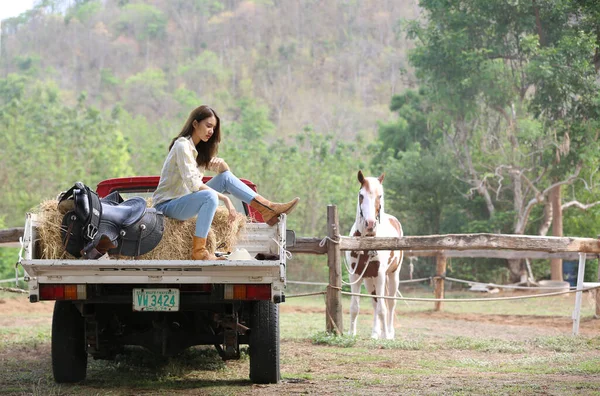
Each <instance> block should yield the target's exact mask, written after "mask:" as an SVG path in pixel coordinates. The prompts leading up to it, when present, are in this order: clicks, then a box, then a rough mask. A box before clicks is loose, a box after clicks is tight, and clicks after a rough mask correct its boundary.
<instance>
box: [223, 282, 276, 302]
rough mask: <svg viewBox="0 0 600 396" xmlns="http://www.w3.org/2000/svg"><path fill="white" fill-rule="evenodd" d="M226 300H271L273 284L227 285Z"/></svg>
mask: <svg viewBox="0 0 600 396" xmlns="http://www.w3.org/2000/svg"><path fill="white" fill-rule="evenodd" d="M223 298H224V299H225V300H270V299H271V285H225V288H224V292H223Z"/></svg>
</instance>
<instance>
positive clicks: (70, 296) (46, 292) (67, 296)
mask: <svg viewBox="0 0 600 396" xmlns="http://www.w3.org/2000/svg"><path fill="white" fill-rule="evenodd" d="M86 298H87V290H86V285H40V300H85V299H86Z"/></svg>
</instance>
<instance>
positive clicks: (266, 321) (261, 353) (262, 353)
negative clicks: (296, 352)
mask: <svg viewBox="0 0 600 396" xmlns="http://www.w3.org/2000/svg"><path fill="white" fill-rule="evenodd" d="M250 323H251V327H250V340H249V344H250V351H249V352H250V380H251V381H252V382H253V383H255V384H276V383H278V382H279V306H278V305H277V304H274V303H272V302H271V301H256V302H254V303H253V304H252V317H251V322H250Z"/></svg>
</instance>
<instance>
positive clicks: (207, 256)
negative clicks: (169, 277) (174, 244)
mask: <svg viewBox="0 0 600 396" xmlns="http://www.w3.org/2000/svg"><path fill="white" fill-rule="evenodd" d="M192 260H217V256H215V255H214V254H211V253H209V252H208V250H207V249H206V238H200V237H197V236H194V241H193V247H192Z"/></svg>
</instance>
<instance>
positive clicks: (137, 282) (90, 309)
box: [19, 176, 294, 383]
mask: <svg viewBox="0 0 600 396" xmlns="http://www.w3.org/2000/svg"><path fill="white" fill-rule="evenodd" d="M208 179H210V178H208V177H207V178H205V180H204V181H207V180H208ZM158 180H159V178H158V177H157V176H143V177H131V178H116V179H109V180H105V181H103V182H101V183H99V184H98V186H97V188H96V192H97V193H98V195H99V196H100V197H104V196H106V195H108V194H110V193H112V192H115V191H117V192H119V194H120V195H121V196H123V197H124V198H127V197H128V196H132V195H136V196H144V195H148V196H149V195H150V194H151V193H152V191H153V190H154V189H155V188H156V186H157V185H158ZM243 182H244V183H246V184H247V185H248V186H249V187H250V188H252V189H253V190H256V186H255V185H254V184H253V183H251V182H249V181H248V180H243ZM230 198H231V199H232V202H234V205H235V206H236V207H237V209H238V211H240V212H241V213H244V214H246V215H248V216H250V217H252V218H254V219H255V220H257V221H256V222H249V223H247V224H246V226H245V227H244V231H243V232H242V235H240V237H239V238H238V242H237V246H236V248H237V249H242V248H243V249H246V250H247V251H248V253H250V257H255V255H257V254H262V256H263V257H266V259H264V260H254V259H249V257H246V258H245V259H242V260H229V259H225V260H216V261H194V260H139V259H136V260H133V259H131V260H129V259H128V260H122V259H110V258H109V259H105V258H102V257H101V258H100V259H97V260H83V259H77V260H75V259H73V260H69V259H61V260H48V259H39V258H37V257H36V256H37V253H36V244H37V242H36V240H37V235H36V215H35V214H32V213H28V214H27V218H26V224H25V230H24V236H23V242H22V245H23V249H22V253H21V255H20V258H19V263H20V265H21V266H22V267H23V268H24V271H25V280H26V281H27V282H28V288H29V299H30V302H32V303H35V302H37V301H43V300H55V305H54V313H53V318H52V341H51V344H52V352H51V353H52V370H53V374H54V379H55V381H56V382H58V383H69V382H79V381H82V380H84V379H85V377H86V372H87V359H88V355H89V356H92V357H93V358H94V359H114V358H115V357H116V355H117V354H118V353H120V352H121V351H123V349H124V347H125V346H128V345H137V346H142V347H145V348H147V349H148V350H150V351H152V352H154V353H157V354H161V355H163V356H173V355H175V354H177V353H178V352H180V351H182V350H184V349H185V348H188V347H191V346H195V345H213V346H214V347H215V348H216V349H217V351H218V353H219V355H220V356H221V357H222V358H223V359H224V360H228V359H238V358H239V357H240V345H241V344H247V345H248V353H249V356H250V380H251V381H252V382H254V383H277V382H278V381H279V379H280V369H279V310H278V304H279V303H282V302H284V301H285V294H284V288H285V286H286V240H287V239H290V241H291V240H292V239H293V237H294V236H293V231H290V232H289V233H288V232H287V230H286V217H285V215H282V216H281V220H280V222H279V224H277V225H276V226H273V227H270V226H268V225H267V224H265V223H264V222H262V217H261V216H260V214H259V213H254V212H253V210H252V208H250V207H249V206H248V205H246V204H244V203H243V202H241V201H239V200H236V199H235V198H234V197H233V196H231V197H230ZM157 301H158V302H159V304H156V302H157ZM161 301H162V302H164V303H163V304H160V302H161Z"/></svg>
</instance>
